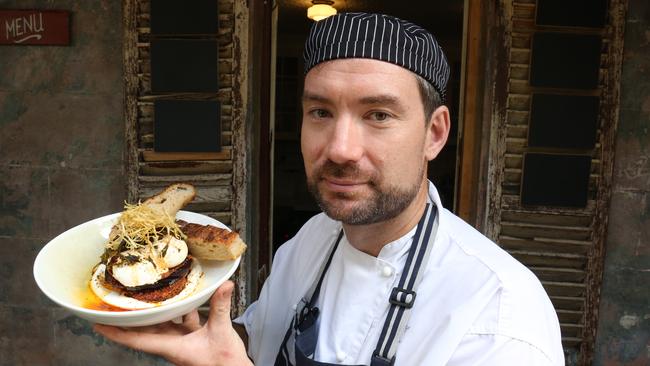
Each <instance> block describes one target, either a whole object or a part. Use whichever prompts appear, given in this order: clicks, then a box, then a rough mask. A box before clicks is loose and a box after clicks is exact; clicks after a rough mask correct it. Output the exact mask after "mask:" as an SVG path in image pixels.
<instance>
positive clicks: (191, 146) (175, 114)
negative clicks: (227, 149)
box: [154, 100, 221, 152]
mask: <svg viewBox="0 0 650 366" xmlns="http://www.w3.org/2000/svg"><path fill="white" fill-rule="evenodd" d="M154 150H155V151H157V152H219V151H221V121H220V105H219V102H216V101H203V100H156V101H154Z"/></svg>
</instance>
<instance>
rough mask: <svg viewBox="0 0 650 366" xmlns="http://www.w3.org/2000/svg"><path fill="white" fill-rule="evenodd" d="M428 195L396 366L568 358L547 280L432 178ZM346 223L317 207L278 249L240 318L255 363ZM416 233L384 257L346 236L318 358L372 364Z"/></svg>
mask: <svg viewBox="0 0 650 366" xmlns="http://www.w3.org/2000/svg"><path fill="white" fill-rule="evenodd" d="M429 196H430V200H431V201H433V202H434V203H435V204H436V206H437V207H438V217H437V220H438V230H437V233H436V236H435V239H434V243H433V244H434V246H433V248H432V251H431V256H430V259H429V263H427V264H426V267H425V265H424V264H423V267H422V269H421V276H422V277H423V278H422V282H421V283H420V285H419V287H418V288H417V289H416V291H417V297H416V300H415V303H414V306H413V308H412V309H411V317H410V320H409V322H408V324H407V327H406V330H405V333H404V335H403V337H402V339H401V341H400V343H399V346H398V348H397V354H396V365H409V366H412V365H432V366H436V365H448V366H461V365H462V366H468V365H495V366H509V365H513V366H514V365H517V366H521V365H526V366H536V365H553V366H556V365H564V355H563V350H562V344H561V339H560V327H559V323H558V319H557V315H556V313H555V310H554V308H553V305H552V304H551V302H550V300H549V298H548V296H547V295H546V292H545V291H544V288H543V287H542V285H541V284H540V282H539V280H538V279H537V278H536V277H535V275H533V273H532V272H530V271H529V270H528V269H527V268H526V267H524V266H523V265H522V264H520V263H519V262H517V261H516V260H515V259H514V258H512V257H511V256H510V255H509V254H508V253H506V252H505V251H504V250H502V249H501V248H499V247H498V246H497V245H496V244H494V243H493V242H492V241H490V240H489V239H487V238H486V237H485V236H483V235H482V234H480V233H479V232H478V231H476V230H475V229H474V228H472V227H471V226H470V225H468V224H467V223H465V222H464V221H462V220H461V219H460V218H458V217H456V216H455V215H453V214H452V213H451V212H449V211H448V210H446V209H444V208H443V207H442V204H441V202H440V198H439V196H438V193H437V191H436V189H435V187H434V186H433V184H431V183H429ZM340 230H341V223H340V222H337V221H334V220H332V219H330V218H328V217H327V216H326V215H324V214H319V215H316V216H314V217H313V218H312V219H310V220H309V221H308V222H307V223H306V224H305V225H304V226H303V227H302V228H301V229H300V231H299V232H298V234H296V236H295V237H293V238H292V239H291V240H289V241H288V242H287V243H285V244H284V245H282V246H281V247H280V248H279V249H278V251H277V253H276V255H275V259H274V262H273V268H272V271H271V274H270V276H269V277H268V279H267V281H266V283H265V284H264V287H263V288H262V292H261V294H260V297H259V299H258V300H257V301H256V302H254V303H253V304H251V305H250V306H249V307H248V309H247V310H246V312H245V313H244V314H243V315H242V316H241V317H240V318H238V319H236V320H235V321H236V322H238V323H241V324H244V326H245V327H246V331H247V333H248V336H249V341H248V353H249V356H250V357H251V358H252V359H253V361H254V362H255V364H256V365H273V363H274V361H275V358H276V356H277V353H278V350H279V347H280V344H281V342H282V340H283V338H284V335H285V332H286V330H287V329H288V327H289V324H290V323H291V319H292V317H293V316H294V314H295V311H296V310H295V309H296V308H298V309H299V307H300V305H299V303H300V300H301V299H302V298H303V297H304V296H306V294H307V292H308V291H309V288H310V287H311V285H312V284H313V283H314V281H315V280H316V278H317V276H318V274H319V273H318V272H319V269H320V267H321V265H322V263H323V262H324V261H325V260H326V257H327V255H328V253H329V249H330V248H331V247H332V245H333V243H334V241H335V240H336V238H337V234H338V233H339V231H340ZM414 234H415V228H413V230H411V232H409V233H408V234H406V235H405V236H403V237H402V238H399V239H398V240H396V241H394V242H392V243H389V244H387V245H386V246H384V247H383V248H382V250H381V251H380V253H379V255H378V256H377V257H374V256H371V255H368V254H366V253H364V252H361V251H359V250H357V249H356V248H354V247H353V246H352V245H350V243H349V242H348V241H347V239H346V238H345V236H344V237H343V238H342V240H341V243H340V244H339V248H338V249H337V251H336V253H335V254H334V257H333V258H332V263H331V265H330V267H329V270H328V271H327V274H326V276H325V278H324V280H323V285H322V288H321V293H320V296H319V301H318V303H317V305H318V307H319V309H320V311H321V312H320V318H319V333H318V334H319V337H318V344H317V348H316V353H315V359H316V360H317V361H321V362H329V363H337V364H366V365H367V364H369V363H370V359H371V357H372V353H373V351H374V350H375V348H376V345H377V340H378V339H379V334H380V332H381V329H382V327H383V325H384V319H385V318H386V315H387V313H388V310H389V302H388V299H389V296H390V292H391V289H392V288H393V287H394V286H396V285H397V283H398V281H399V278H400V276H401V271H402V269H403V267H404V264H405V262H406V257H407V254H408V250H409V247H410V245H411V242H412V240H413V236H414ZM292 351H293V350H291V352H292Z"/></svg>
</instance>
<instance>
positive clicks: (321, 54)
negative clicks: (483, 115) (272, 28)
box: [303, 13, 449, 101]
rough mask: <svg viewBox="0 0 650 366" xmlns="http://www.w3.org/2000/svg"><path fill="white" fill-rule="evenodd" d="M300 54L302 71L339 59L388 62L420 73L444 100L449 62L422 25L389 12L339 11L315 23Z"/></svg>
mask: <svg viewBox="0 0 650 366" xmlns="http://www.w3.org/2000/svg"><path fill="white" fill-rule="evenodd" d="M303 57H304V59H305V74H306V73H307V72H308V71H309V70H311V68H312V67H314V66H316V65H318V64H319V63H321V62H325V61H329V60H334V59H340V58H371V59H375V60H380V61H386V62H390V63H393V64H395V65H398V66H402V67H404V68H406V69H408V70H410V71H412V72H414V73H416V74H418V75H420V76H422V77H423V78H424V79H425V80H427V81H428V82H430V83H431V84H432V85H433V87H434V88H435V89H436V90H437V91H438V93H440V97H441V98H442V100H443V101H444V100H445V92H446V88H447V81H448V80H449V64H448V63H447V58H446V57H445V54H444V53H443V52H442V48H440V45H439V44H438V42H437V41H436V39H435V38H434V37H433V35H431V33H429V32H428V31H427V30H425V29H424V28H422V27H419V26H417V25H415V24H413V23H410V22H407V21H405V20H402V19H398V18H395V17H392V16H389V15H383V14H368V13H339V14H337V15H333V16H331V17H328V18H325V19H324V20H321V21H318V22H315V23H314V25H312V27H311V31H310V32H309V37H308V38H307V41H306V42H305V52H304V54H303Z"/></svg>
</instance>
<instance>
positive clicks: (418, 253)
mask: <svg viewBox="0 0 650 366" xmlns="http://www.w3.org/2000/svg"><path fill="white" fill-rule="evenodd" d="M436 213H437V208H436V206H435V205H434V204H433V203H427V206H426V208H425V211H424V215H423V216H422V219H420V222H419V223H418V227H417V229H416V231H415V236H414V237H413V243H412V244H411V248H410V249H409V254H408V257H407V258H406V264H405V265H404V271H403V272H402V277H401V278H400V280H399V283H398V285H397V287H394V288H393V291H392V292H391V295H390V299H389V302H390V303H391V306H390V309H389V310H388V316H387V317H386V319H385V320H384V327H383V328H382V331H381V334H380V336H379V341H378V342H377V347H376V348H375V352H374V353H373V356H372V361H371V363H370V365H371V366H389V365H393V364H394V363H395V354H396V353H397V345H398V344H399V340H400V338H401V337H402V335H403V334H404V331H405V330H406V324H407V323H408V320H409V317H410V316H411V312H410V311H409V310H410V309H411V307H413V302H415V297H416V295H417V293H416V292H415V290H416V289H417V287H418V285H419V284H420V282H421V281H422V276H421V275H420V267H422V263H427V262H428V260H429V255H430V254H431V248H432V247H433V244H432V243H431V242H432V241H433V240H432V239H433V238H435V232H436V231H437V227H434V226H435V225H437V223H436ZM434 224H435V225H434Z"/></svg>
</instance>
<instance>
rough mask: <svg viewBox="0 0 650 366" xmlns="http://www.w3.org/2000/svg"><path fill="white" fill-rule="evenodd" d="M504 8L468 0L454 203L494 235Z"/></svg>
mask: <svg viewBox="0 0 650 366" xmlns="http://www.w3.org/2000/svg"><path fill="white" fill-rule="evenodd" d="M500 11H503V10H502V9H499V2H488V1H482V0H465V4H464V19H463V55H462V70H461V92H460V107H459V111H460V116H459V118H458V120H459V123H460V126H459V129H458V131H459V132H458V158H457V160H456V187H455V196H456V200H455V202H456V204H455V207H454V209H455V211H456V213H457V214H458V216H460V217H461V218H463V219H464V220H465V221H467V222H468V223H470V224H471V225H473V226H474V227H476V228H477V229H478V230H480V231H482V232H484V233H485V234H487V236H488V237H490V238H492V236H490V235H489V234H490V231H489V226H490V225H488V223H487V222H486V211H487V204H488V202H487V199H486V197H487V192H488V191H489V189H491V187H490V186H489V185H490V182H493V181H494V180H493V179H494V176H493V175H494V174H496V173H495V172H494V171H492V170H491V169H490V166H489V160H488V157H489V155H490V154H489V151H490V149H493V148H496V147H495V146H494V144H491V143H490V142H491V141H494V139H493V138H492V137H490V133H491V132H490V131H491V123H492V121H494V120H498V118H503V117H504V115H503V114H504V113H505V112H504V111H505V106H506V101H507V70H504V68H505V67H507V64H506V63H504V62H499V60H504V59H505V57H506V55H507V53H506V52H507V48H506V45H505V40H504V31H505V30H504V25H503V24H501V23H500V22H499V21H498V20H499V19H500V17H499V12H500ZM488 176H491V178H490V179H488Z"/></svg>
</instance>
